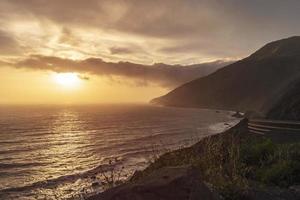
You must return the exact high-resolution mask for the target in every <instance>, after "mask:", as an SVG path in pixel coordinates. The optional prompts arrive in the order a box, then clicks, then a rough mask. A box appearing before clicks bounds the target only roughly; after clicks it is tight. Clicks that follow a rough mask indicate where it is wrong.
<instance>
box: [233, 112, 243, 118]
mask: <svg viewBox="0 0 300 200" xmlns="http://www.w3.org/2000/svg"><path fill="white" fill-rule="evenodd" d="M232 117H236V118H243V117H244V115H242V114H241V113H240V112H239V111H237V112H235V113H234V114H233V115H232Z"/></svg>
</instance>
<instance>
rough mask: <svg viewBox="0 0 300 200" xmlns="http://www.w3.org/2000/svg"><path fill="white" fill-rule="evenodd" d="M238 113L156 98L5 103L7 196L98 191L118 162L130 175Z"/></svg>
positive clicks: (2, 167)
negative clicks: (156, 102) (159, 102)
mask: <svg viewBox="0 0 300 200" xmlns="http://www.w3.org/2000/svg"><path fill="white" fill-rule="evenodd" d="M231 114H232V113H230V112H225V111H213V110H202V109H183V108H167V107H158V106H151V105H93V106H14V107H12V106H7V107H4V106H2V107H0V199H14V200H15V199H17V200H18V199H76V198H77V197H78V198H79V196H80V195H82V194H84V193H93V192H99V191H101V190H102V189H103V188H102V186H101V180H100V181H98V178H99V176H98V175H99V174H100V175H101V174H103V173H105V172H106V171H107V170H108V171H109V170H110V171H111V168H112V167H114V168H115V169H116V171H117V170H118V169H120V170H121V169H122V170H121V172H122V174H121V177H122V178H125V177H126V176H127V175H130V174H132V173H133V172H134V170H138V169H143V168H145V167H146V166H147V165H148V164H149V162H150V161H151V160H152V159H153V158H155V157H156V156H157V155H159V154H161V153H163V152H166V151H169V150H173V149H177V148H181V147H183V146H189V145H192V144H194V143H196V142H197V141H199V140H200V139H201V138H203V137H205V136H208V135H211V134H216V133H218V132H221V131H223V130H224V129H226V128H229V127H230V126H232V125H234V124H235V123H237V121H238V120H237V119H235V118H233V117H231ZM110 160H113V161H112V162H111V161H110ZM95 177H96V178H95ZM99 179H101V176H100V178H99ZM95 181H98V182H100V184H94V183H95Z"/></svg>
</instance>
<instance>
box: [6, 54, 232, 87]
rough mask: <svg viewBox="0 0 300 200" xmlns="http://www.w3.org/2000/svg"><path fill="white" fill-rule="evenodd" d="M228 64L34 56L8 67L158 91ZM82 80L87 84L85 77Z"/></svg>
mask: <svg viewBox="0 0 300 200" xmlns="http://www.w3.org/2000/svg"><path fill="white" fill-rule="evenodd" d="M229 63H231V62H223V61H215V62H210V63H203V64H197V65H190V66H181V65H165V64H160V63H158V64H154V65H140V64H134V63H130V62H118V63H112V62H105V61H103V60H101V59H98V58H89V59H86V60H80V61H74V60H69V59H62V58H58V57H46V56H39V55H34V56H31V57H30V58H28V59H25V60H22V61H19V62H17V63H14V64H10V65H11V66H14V67H16V68H26V69H34V70H51V71H55V72H79V73H89V74H95V75H100V76H120V77H126V78H130V79H133V80H135V82H136V83H137V85H141V86H145V85H147V84H148V83H152V84H156V85H159V86H162V87H168V88H173V87H176V86H178V85H180V84H182V83H185V82H187V81H191V80H193V79H195V78H198V77H200V76H205V75H208V74H209V73H211V72H213V71H215V70H216V69H218V68H221V67H223V66H225V65H227V64H229ZM82 79H85V80H88V79H89V78H88V77H87V76H82Z"/></svg>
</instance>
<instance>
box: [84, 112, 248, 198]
mask: <svg viewBox="0 0 300 200" xmlns="http://www.w3.org/2000/svg"><path fill="white" fill-rule="evenodd" d="M182 109H184V108H182ZM190 109H199V108H190ZM205 110H211V109H205ZM213 111H214V112H216V113H219V112H228V116H231V117H233V119H232V121H231V122H219V123H215V124H213V125H210V126H209V127H208V130H207V134H204V135H203V137H201V139H200V140H199V141H198V142H196V143H195V144H193V145H191V146H187V147H179V148H178V149H176V150H172V151H168V152H166V153H163V154H161V155H160V156H157V158H156V160H155V161H154V162H152V163H150V164H149V165H148V166H147V167H145V169H143V170H136V171H135V172H134V174H133V175H132V177H131V178H129V179H127V180H125V181H124V182H123V183H122V184H118V185H116V186H114V187H111V188H108V189H106V190H104V191H101V192H96V194H87V196H86V197H85V198H87V199H89V200H95V199H98V198H100V199H102V198H104V199H106V197H102V195H105V194H106V192H110V191H112V190H118V188H119V187H120V186H121V187H122V186H123V185H127V184H128V183H129V184H130V183H131V181H132V180H135V179H137V177H138V176H139V174H141V173H143V172H146V173H147V171H148V170H149V169H151V167H152V165H153V164H155V163H156V162H157V160H160V159H163V158H164V156H165V155H167V154H170V153H171V154H172V153H176V152H177V151H182V150H184V149H193V148H195V147H198V146H199V143H201V141H203V140H205V139H206V138H214V137H218V136H219V135H224V134H226V133H227V132H231V130H235V129H240V128H239V127H240V126H241V125H240V123H241V121H243V120H245V119H243V118H240V117H235V116H234V113H235V111H226V110H213Z"/></svg>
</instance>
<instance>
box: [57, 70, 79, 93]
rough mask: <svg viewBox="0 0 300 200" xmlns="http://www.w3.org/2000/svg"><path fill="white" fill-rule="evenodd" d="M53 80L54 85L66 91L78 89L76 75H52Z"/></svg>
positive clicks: (77, 77) (77, 76)
mask: <svg viewBox="0 0 300 200" xmlns="http://www.w3.org/2000/svg"><path fill="white" fill-rule="evenodd" d="M53 80H54V82H55V83H56V84H58V85H60V86H62V87H64V88H67V89H75V88H78V87H79V85H80V82H81V79H80V77H79V75H78V74H77V73H55V74H53Z"/></svg>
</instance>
